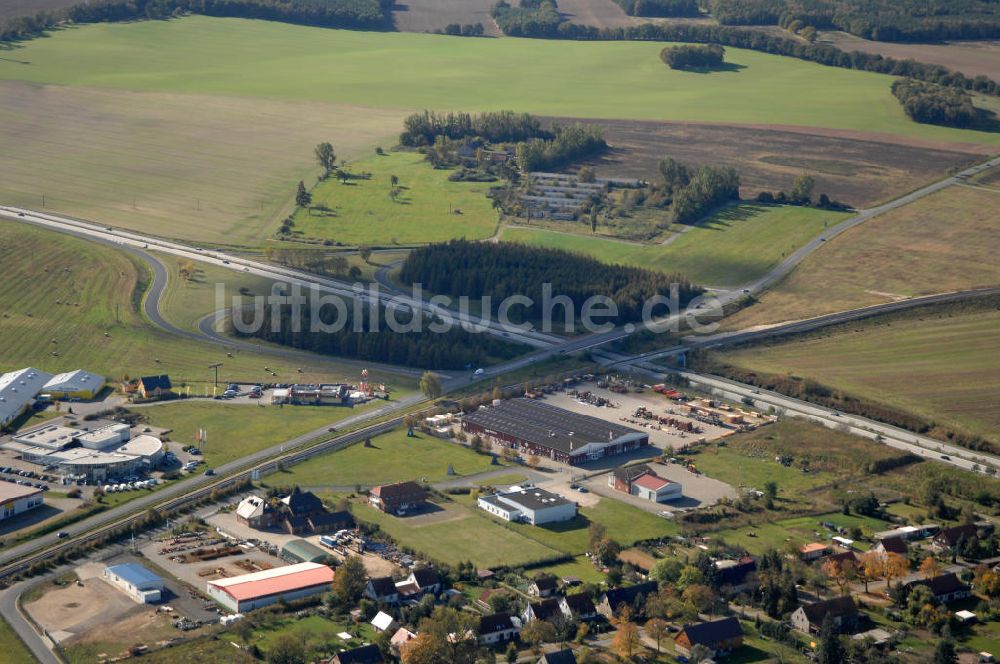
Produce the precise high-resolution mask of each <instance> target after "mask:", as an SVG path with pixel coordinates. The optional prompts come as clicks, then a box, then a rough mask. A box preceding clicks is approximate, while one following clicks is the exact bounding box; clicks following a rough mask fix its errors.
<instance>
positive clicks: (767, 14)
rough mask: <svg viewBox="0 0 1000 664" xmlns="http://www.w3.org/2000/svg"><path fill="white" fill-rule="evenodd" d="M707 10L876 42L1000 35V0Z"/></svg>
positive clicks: (730, 3) (892, 0) (731, 0)
mask: <svg viewBox="0 0 1000 664" xmlns="http://www.w3.org/2000/svg"><path fill="white" fill-rule="evenodd" d="M709 9H710V10H711V12H712V15H713V16H715V18H716V19H718V21H719V23H721V24H722V25H782V26H784V25H787V24H789V23H791V22H792V21H801V23H802V24H804V25H809V26H812V27H814V28H816V29H820V30H822V29H827V30H830V29H835V30H843V31H844V32H849V33H851V34H854V35H857V36H859V37H864V38H865V39H874V40H878V41H897V42H930V41H942V40H946V39H992V38H995V37H997V36H1000V5H998V3H997V2H995V1H994V0H711V1H710V3H709Z"/></svg>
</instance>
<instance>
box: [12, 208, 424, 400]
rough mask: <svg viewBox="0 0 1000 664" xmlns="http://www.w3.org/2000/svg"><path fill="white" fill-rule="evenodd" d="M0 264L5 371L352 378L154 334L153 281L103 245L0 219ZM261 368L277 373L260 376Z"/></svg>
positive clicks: (391, 378) (192, 378) (179, 379)
mask: <svg viewBox="0 0 1000 664" xmlns="http://www.w3.org/2000/svg"><path fill="white" fill-rule="evenodd" d="M39 256H44V257H45V260H44V261H39V260H38V257H39ZM0 265H2V266H3V270H4V279H3V281H2V283H0V312H2V313H0V334H2V336H3V339H4V340H5V341H4V343H3V344H2V346H0V369H3V370H8V369H12V368H20V367H24V366H27V365H33V366H35V367H37V368H39V369H42V370H45V371H48V372H50V373H56V372H58V371H68V370H72V369H79V368H85V369H87V370H89V371H93V372H96V373H100V374H103V375H105V376H107V377H108V378H109V379H110V380H112V381H117V380H118V379H120V378H121V377H122V376H123V375H129V376H140V375H151V374H163V373H166V374H169V375H170V377H171V380H172V381H173V383H174V385H175V386H181V385H183V384H184V383H185V382H196V383H202V382H204V383H208V382H209V381H211V380H212V379H213V377H214V376H213V374H212V371H211V370H210V369H208V365H209V364H211V363H215V362H222V363H223V368H222V370H221V372H220V379H221V380H231V379H239V380H243V381H263V382H272V381H283V382H299V381H308V380H317V381H337V380H343V379H344V378H345V377H347V376H356V375H358V369H356V368H355V367H354V366H352V365H345V364H339V363H338V362H337V361H336V360H326V359H322V358H318V357H317V359H316V360H315V361H312V362H309V363H302V362H301V361H299V362H296V361H295V360H288V359H283V358H281V357H276V356H272V355H269V354H268V353H267V352H266V351H265V352H247V351H242V352H236V353H232V356H230V355H229V354H228V353H227V349H226V348H223V347H220V346H216V345H214V344H211V343H207V342H198V341H192V340H187V339H180V338H177V337H175V336H172V335H170V334H168V333H166V332H162V331H160V330H158V329H156V328H154V327H153V326H151V325H150V324H149V323H148V322H147V321H146V320H145V319H144V318H143V317H142V316H141V315H140V314H139V313H138V309H137V306H138V299H139V295H138V293H140V292H141V291H143V290H144V289H145V285H144V284H145V282H146V281H147V280H148V279H149V275H148V272H147V269H146V267H145V266H142V265H138V264H136V263H134V262H133V261H132V260H130V259H129V258H128V257H127V256H126V255H124V254H122V253H119V252H117V251H115V250H114V249H111V248H109V247H105V246H102V245H98V244H94V243H91V242H86V241H84V240H80V239H77V238H73V237H70V236H66V235H62V234H59V233H54V232H51V231H47V230H43V229H38V228H35V227H31V226H26V225H24V224H18V223H16V222H7V221H0ZM303 364H304V365H305V366H303ZM265 366H267V367H270V368H271V369H272V370H273V371H274V372H275V373H276V374H277V376H272V375H271V374H270V373H268V372H266V371H264V367H265ZM300 367H301V368H302V369H303V373H299V371H298V369H299V368H300ZM373 379H374V380H377V381H380V382H381V381H385V382H386V383H388V384H389V385H390V386H391V387H395V388H397V389H412V388H413V387H414V384H413V380H412V379H408V378H404V377H402V376H396V375H382V376H373ZM198 389H199V388H195V392H197V390H198Z"/></svg>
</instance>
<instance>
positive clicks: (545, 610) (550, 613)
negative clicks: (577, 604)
mask: <svg viewBox="0 0 1000 664" xmlns="http://www.w3.org/2000/svg"><path fill="white" fill-rule="evenodd" d="M562 615H563V612H562V609H560V608H559V599H558V598H556V597H549V598H548V599H543V600H542V601H540V602H529V603H528V606H527V607H526V608H525V609H524V613H523V614H522V617H523V618H524V622H525V623H530V622H531V621H532V620H553V619H556V618H562Z"/></svg>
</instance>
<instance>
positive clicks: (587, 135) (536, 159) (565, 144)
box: [517, 123, 608, 173]
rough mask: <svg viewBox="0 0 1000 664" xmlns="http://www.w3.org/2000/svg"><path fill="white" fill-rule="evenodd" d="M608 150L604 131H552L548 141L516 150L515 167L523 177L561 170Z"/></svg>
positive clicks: (594, 128)
mask: <svg viewBox="0 0 1000 664" xmlns="http://www.w3.org/2000/svg"><path fill="white" fill-rule="evenodd" d="M607 148H608V144H607V142H606V141H605V140H604V130H603V129H602V128H601V127H599V126H597V125H585V124H580V123H576V124H572V125H569V126H568V127H555V135H554V136H553V137H552V138H551V139H545V138H533V139H531V140H529V141H526V142H524V143H520V144H518V146H517V165H518V168H520V169H521V171H522V172H523V173H530V172H531V171H546V170H553V169H556V168H561V167H562V166H565V165H566V164H568V163H570V162H573V161H579V160H580V159H585V158H587V157H591V156H593V155H596V154H599V153H601V152H603V151H604V150H606V149H607Z"/></svg>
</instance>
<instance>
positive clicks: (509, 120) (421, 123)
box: [399, 111, 553, 147]
mask: <svg viewBox="0 0 1000 664" xmlns="http://www.w3.org/2000/svg"><path fill="white" fill-rule="evenodd" d="M439 136H443V137H445V138H448V139H451V140H453V141H454V140H459V139H462V138H472V137H477V138H482V139H485V140H487V141H489V142H491V143H520V142H521V141H526V140H528V139H531V138H543V139H545V138H552V136H553V134H552V132H550V131H548V130H547V129H544V128H543V127H542V125H541V122H539V120H538V118H536V117H534V116H533V115H531V114H529V113H515V112H514V111H497V112H493V113H480V114H479V115H472V114H471V113H435V112H434V111H424V112H423V113H414V114H413V115H410V116H408V117H407V118H406V119H405V120H403V133H401V134H400V135H399V144H400V145H404V146H407V147H421V146H425V145H434V142H435V141H436V140H437V138H438V137H439Z"/></svg>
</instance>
